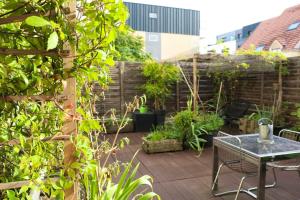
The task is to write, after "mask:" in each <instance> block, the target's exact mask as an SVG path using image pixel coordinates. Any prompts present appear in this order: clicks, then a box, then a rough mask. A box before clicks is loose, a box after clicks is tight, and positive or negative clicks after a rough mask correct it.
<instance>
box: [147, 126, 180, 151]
mask: <svg viewBox="0 0 300 200" xmlns="http://www.w3.org/2000/svg"><path fill="white" fill-rule="evenodd" d="M182 144H183V143H182V134H181V133H180V132H179V131H177V130H176V129H174V127H172V126H166V127H157V128H156V129H154V130H153V131H152V132H151V133H150V134H148V135H147V136H145V137H144V138H143V144H142V149H143V150H144V151H145V152H146V153H162V152H170V151H181V150H183V145H182Z"/></svg>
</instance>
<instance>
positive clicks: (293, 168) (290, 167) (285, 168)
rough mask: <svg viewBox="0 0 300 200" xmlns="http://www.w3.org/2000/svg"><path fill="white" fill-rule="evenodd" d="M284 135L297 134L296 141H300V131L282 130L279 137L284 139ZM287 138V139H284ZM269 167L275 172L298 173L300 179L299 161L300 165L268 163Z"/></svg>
mask: <svg viewBox="0 0 300 200" xmlns="http://www.w3.org/2000/svg"><path fill="white" fill-rule="evenodd" d="M284 133H292V134H295V136H296V138H297V140H295V141H300V132H299V131H294V130H290V129H282V130H281V131H279V134H278V136H279V137H284V136H283V134H284ZM284 138H286V137H284ZM267 166H268V167H271V168H272V169H273V170H274V169H276V168H277V169H280V170H282V171H298V174H299V177H300V161H299V164H298V165H282V164H280V162H277V163H276V162H270V163H267ZM275 176H276V173H275ZM275 180H276V184H277V177H276V179H275Z"/></svg>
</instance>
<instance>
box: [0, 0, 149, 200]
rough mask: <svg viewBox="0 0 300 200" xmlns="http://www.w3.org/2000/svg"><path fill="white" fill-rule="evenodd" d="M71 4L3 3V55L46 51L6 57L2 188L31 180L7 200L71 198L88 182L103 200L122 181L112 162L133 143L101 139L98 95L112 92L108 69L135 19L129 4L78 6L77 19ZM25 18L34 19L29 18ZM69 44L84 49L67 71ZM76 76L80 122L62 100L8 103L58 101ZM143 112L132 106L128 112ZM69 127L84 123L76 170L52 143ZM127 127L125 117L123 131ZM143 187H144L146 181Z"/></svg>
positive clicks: (1, 77)
mask: <svg viewBox="0 0 300 200" xmlns="http://www.w3.org/2000/svg"><path fill="white" fill-rule="evenodd" d="M68 2H69V0H57V1H40V0H32V1H24V0H13V1H11V0H3V1H1V2H0V19H1V20H2V19H5V20H6V21H8V22H9V23H7V24H2V25H1V26H0V48H9V49H13V51H17V52H18V51H19V50H25V51H26V50H30V51H32V52H38V55H23V54H22V53H21V54H16V55H5V56H4V55H0V96H1V97H3V98H2V101H1V102H0V120H1V123H0V124H1V125H0V129H1V131H2V132H1V137H0V149H1V158H0V159H1V167H2V169H4V170H3V171H2V173H1V182H11V181H19V180H20V181H21V180H28V181H29V184H28V185H24V186H23V187H22V188H20V189H18V190H7V191H3V192H1V193H0V198H1V199H30V191H31V190H36V189H37V190H40V191H41V193H42V195H44V196H47V197H50V198H54V199H64V190H65V189H68V188H70V187H71V186H72V185H73V183H74V182H80V183H81V184H82V185H83V187H84V189H85V191H86V195H87V196H88V197H91V198H89V199H97V200H98V199H101V198H102V197H103V195H104V193H105V192H106V190H107V184H108V183H112V176H117V175H118V171H119V168H120V166H119V162H118V161H116V162H108V160H109V158H111V157H112V156H113V153H112V152H115V151H117V150H119V149H121V148H122V146H124V143H125V141H124V140H121V142H118V140H117V136H116V138H115V139H114V141H113V142H112V143H110V142H109V141H108V140H107V139H102V140H100V139H99V138H100V136H101V133H102V132H103V130H104V127H103V126H101V124H100V123H99V122H100V121H101V117H99V116H97V115H96V113H95V102H96V100H97V99H99V98H101V94H95V93H94V91H93V89H94V87H95V85H96V84H98V85H99V86H100V87H101V88H102V89H103V90H105V89H106V88H107V84H108V83H109V81H110V78H109V75H108V69H109V67H110V66H112V65H113V64H114V61H113V59H114V57H115V56H116V52H115V49H114V46H113V41H114V40H115V39H116V35H117V33H118V32H119V31H123V30H124V29H125V21H126V19H127V17H128V12H127V9H126V7H125V6H124V4H123V2H122V1H117V0H113V1H111V0H100V1H95V0H91V1H86V0H76V5H77V11H76V13H69V12H68V9H65V6H66V4H67V3H68ZM25 15H27V16H30V17H28V18H24V16H25ZM19 16H20V17H19ZM72 17H73V18H74V19H72V20H70V18H72ZM66 45H70V46H71V48H75V47H76V51H77V55H76V57H74V62H73V67H72V68H71V69H69V70H66V69H64V63H63V59H62V58H61V56H60V55H63V54H64V53H65V52H64V51H63V50H64V46H66ZM19 52H20V51H19ZM32 54H34V53H32ZM70 77H76V79H77V97H78V98H77V100H78V101H77V105H76V106H77V110H76V111H77V112H76V115H70V114H69V110H70V109H72V108H74V106H75V105H66V106H65V107H63V105H62V103H61V102H60V101H59V100H58V99H54V102H52V103H45V102H41V101H37V102H32V101H31V100H29V101H22V100H20V101H18V102H19V103H17V102H7V99H9V98H8V97H7V98H6V97H5V96H8V95H17V96H22V95H28V96H30V95H44V96H54V97H57V96H58V95H60V94H61V93H62V91H63V88H64V82H65V80H66V79H68V78H70ZM135 105H136V103H133V104H129V108H128V111H129V110H132V109H134V108H135ZM66 120H74V121H77V122H78V130H79V132H78V134H77V135H72V137H71V142H72V143H73V144H74V146H75V152H73V156H74V157H75V158H76V161H75V162H73V163H71V164H64V163H63V144H62V143H60V142H59V143H56V142H54V141H53V143H52V142H50V143H46V142H44V140H45V139H47V140H52V139H53V138H55V137H56V136H59V135H61V134H62V132H61V130H62V125H63V122H64V121H66ZM126 122H127V121H126V118H125V117H124V118H122V120H121V122H120V123H119V127H120V128H119V130H120V129H121V128H122V127H124V124H126ZM118 132H119V131H118ZM12 143H13V146H11V144H12ZM103 160H104V162H102V161H103ZM52 177H56V178H55V179H52ZM129 183H131V182H130V181H129ZM135 183H137V186H139V185H140V183H141V182H135ZM135 186H136V185H135ZM151 197H152V196H151V195H150V197H149V198H148V199H150V198H151ZM146 199H147V198H146Z"/></svg>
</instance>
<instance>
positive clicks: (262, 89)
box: [260, 72, 265, 105]
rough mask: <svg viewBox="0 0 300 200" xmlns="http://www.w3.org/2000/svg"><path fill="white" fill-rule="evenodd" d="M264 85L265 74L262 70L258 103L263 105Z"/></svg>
mask: <svg viewBox="0 0 300 200" xmlns="http://www.w3.org/2000/svg"><path fill="white" fill-rule="evenodd" d="M264 87H265V74H264V72H262V74H261V76H260V105H264Z"/></svg>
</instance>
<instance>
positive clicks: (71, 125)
mask: <svg viewBox="0 0 300 200" xmlns="http://www.w3.org/2000/svg"><path fill="white" fill-rule="evenodd" d="M66 7H68V8H69V10H70V13H71V16H72V15H73V14H75V13H76V0H70V1H68V2H67V3H66ZM68 20H70V21H73V20H74V18H69V19H68ZM71 28H72V29H73V30H72V32H73V34H76V33H75V27H71ZM64 49H68V50H69V51H70V54H71V56H70V57H67V58H64V60H63V61H64V69H71V68H73V65H74V58H75V56H76V49H75V46H72V47H71V44H70V43H65V44H64ZM63 94H64V95H68V96H69V98H68V100H67V101H65V102H64V107H70V106H71V107H72V108H71V110H70V112H69V114H70V115H73V116H75V115H76V104H77V99H76V79H75V78H68V79H67V80H66V86H65V88H64V92H63ZM62 131H63V134H64V135H66V134H69V135H77V131H78V130H77V122H76V121H75V120H71V121H66V122H65V123H64V127H63V130H62ZM75 152H76V148H75V146H74V144H73V143H72V142H71V141H67V142H65V145H64V164H65V166H66V167H68V166H69V165H71V164H72V163H73V162H75V161H76V157H75V155H74V153H75ZM78 190H79V184H78V183H77V182H75V183H74V185H73V186H72V187H71V188H69V189H66V190H65V200H75V199H78V197H77V196H78Z"/></svg>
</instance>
